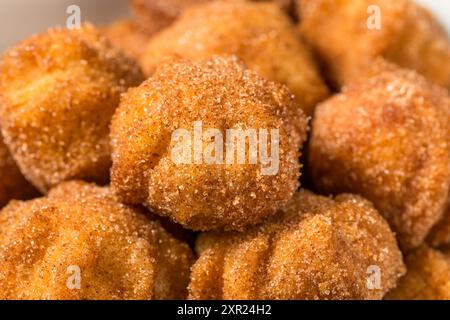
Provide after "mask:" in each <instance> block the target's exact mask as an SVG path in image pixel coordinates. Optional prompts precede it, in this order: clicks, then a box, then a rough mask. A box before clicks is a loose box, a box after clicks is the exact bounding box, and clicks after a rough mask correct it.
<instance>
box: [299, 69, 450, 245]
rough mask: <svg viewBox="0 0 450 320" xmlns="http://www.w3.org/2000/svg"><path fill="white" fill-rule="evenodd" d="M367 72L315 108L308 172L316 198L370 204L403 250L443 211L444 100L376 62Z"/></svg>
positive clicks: (449, 182) (448, 172)
mask: <svg viewBox="0 0 450 320" xmlns="http://www.w3.org/2000/svg"><path fill="white" fill-rule="evenodd" d="M383 68H385V69H383ZM368 74H369V75H370V74H372V75H373V76H368V77H367V78H364V77H362V78H361V80H360V81H357V82H355V83H353V84H351V85H349V86H348V87H346V88H344V91H343V93H342V94H339V95H336V96H334V97H332V98H331V99H329V100H327V101H325V102H324V103H322V104H321V105H319V106H318V107H317V109H316V113H315V118H314V121H313V130H312V136H311V142H310V148H309V161H308V168H309V169H310V173H311V175H312V180H313V182H314V184H315V187H316V189H317V190H318V191H320V192H321V193H325V194H328V193H333V194H338V193H342V192H352V193H356V194H361V195H362V196H364V197H366V198H367V199H369V200H370V201H372V202H373V203H374V205H375V207H376V208H377V209H378V210H379V211H380V212H381V213H382V214H383V215H384V217H385V218H386V219H387V221H388V222H389V223H390V225H391V227H392V228H393V230H394V231H395V232H396V233H397V236H398V239H399V241H400V244H401V245H402V246H403V248H404V249H409V248H412V247H416V246H418V245H419V244H420V243H422V242H423V241H424V239H425V237H426V236H427V234H428V233H429V231H430V229H431V228H432V227H433V225H435V224H436V223H437V222H438V221H439V220H440V219H441V218H442V216H443V214H444V211H445V210H446V206H447V199H448V195H449V188H450V166H449V163H450V145H449V143H450V140H449V136H450V97H449V95H448V92H447V90H445V89H443V88H440V87H437V86H435V85H432V84H430V83H429V82H428V81H427V80H425V79H424V78H423V77H421V76H418V75H417V74H416V73H414V72H411V71H406V70H401V69H399V68H396V67H394V66H393V65H389V64H384V63H381V61H380V63H379V64H376V65H374V70H371V71H370V72H368Z"/></svg>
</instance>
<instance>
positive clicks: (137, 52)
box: [103, 20, 151, 60]
mask: <svg viewBox="0 0 450 320" xmlns="http://www.w3.org/2000/svg"><path fill="white" fill-rule="evenodd" d="M103 31H104V32H105V34H106V36H107V37H108V39H109V40H110V41H111V42H112V43H113V44H114V45H116V46H117V47H119V48H121V49H122V51H123V52H125V53H126V54H128V55H129V56H131V57H133V58H135V59H136V60H138V59H139V58H140V57H141V55H142V53H143V51H144V49H145V46H146V45H147V42H148V40H149V39H150V36H151V34H149V33H148V32H146V31H145V30H143V29H142V28H141V27H139V26H138V25H137V24H136V23H135V22H133V21H130V20H121V21H117V22H115V23H113V24H111V25H109V26H107V27H105V28H104V29H103Z"/></svg>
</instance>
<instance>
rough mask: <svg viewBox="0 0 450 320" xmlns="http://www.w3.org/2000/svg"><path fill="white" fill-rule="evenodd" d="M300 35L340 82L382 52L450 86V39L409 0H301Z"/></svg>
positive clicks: (400, 63)
mask: <svg viewBox="0 0 450 320" xmlns="http://www.w3.org/2000/svg"><path fill="white" fill-rule="evenodd" d="M297 4H298V8H299V15H300V17H301V18H300V29H301V32H302V35H303V36H304V37H305V38H306V39H307V41H308V42H309V43H310V44H311V45H312V47H313V48H314V49H315V50H316V52H317V53H318V55H319V57H320V58H321V60H322V61H323V63H324V65H325V69H326V72H327V74H328V77H329V79H330V80H331V81H332V82H334V84H335V85H336V86H342V85H344V84H345V83H347V82H349V81H351V80H352V79H353V78H354V76H355V73H357V72H358V71H359V69H360V68H361V67H362V66H363V65H364V64H366V63H367V62H368V61H372V60H373V59H374V58H376V57H378V56H382V57H384V58H386V59H388V60H390V61H392V62H395V63H396V64H398V65H400V66H402V67H405V68H409V69H413V70H416V71H418V72H420V73H422V74H423V75H424V76H426V77H427V78H428V79H429V80H432V81H433V82H435V83H437V84H439V85H442V86H445V87H447V88H450V41H449V38H448V36H447V35H446V33H445V31H444V30H443V29H442V27H441V26H440V25H438V23H437V22H436V20H435V18H434V17H433V16H432V15H431V14H430V13H429V12H428V11H427V10H426V9H424V8H422V7H420V6H418V5H417V4H416V3H415V2H414V1H411V0H396V1H390V0H297Z"/></svg>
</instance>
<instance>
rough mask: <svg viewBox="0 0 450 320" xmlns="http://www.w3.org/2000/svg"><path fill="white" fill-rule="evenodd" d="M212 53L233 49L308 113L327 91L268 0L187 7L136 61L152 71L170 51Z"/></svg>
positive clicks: (304, 50) (198, 55) (189, 56)
mask: <svg viewBox="0 0 450 320" xmlns="http://www.w3.org/2000/svg"><path fill="white" fill-rule="evenodd" d="M215 54H217V55H228V54H233V55H237V56H238V57H239V58H241V59H242V60H244V61H245V63H246V64H247V65H248V66H249V67H250V68H252V69H254V70H256V71H258V72H259V73H261V74H262V75H263V76H265V77H266V78H268V79H269V80H272V81H276V82H280V83H283V84H285V85H287V86H288V87H289V89H290V90H291V92H292V93H293V94H295V96H296V101H297V103H298V105H299V107H300V108H302V109H303V111H305V113H306V114H307V115H311V114H312V111H313V109H314V107H315V105H316V103H317V102H319V101H321V100H323V99H324V98H325V97H326V96H327V93H328V91H327V88H326V86H325V85H324V83H323V82H322V79H321V77H320V75H319V73H318V71H317V69H316V65H315V62H314V61H313V58H312V56H311V54H310V52H309V49H308V48H307V47H306V46H305V45H304V44H303V43H302V42H301V40H300V38H299V36H298V34H297V33H296V30H295V27H294V25H293V24H292V23H291V21H289V19H288V18H287V17H286V16H285V15H284V14H283V12H282V11H281V10H280V9H279V8H278V7H277V6H276V5H274V4H271V3H251V2H245V1H232V2H227V1H213V2H211V3H208V4H204V5H202V6H195V7H192V8H190V9H188V10H186V11H185V12H184V14H183V15H182V16H181V17H180V18H179V19H178V20H177V22H175V23H174V24H173V25H172V26H171V27H169V28H167V29H165V30H164V31H162V32H160V33H158V34H157V35H155V36H154V37H153V38H152V39H151V40H150V42H149V44H148V47H147V48H146V51H145V53H144V54H143V55H142V59H141V65H142V67H143V68H144V71H145V72H146V73H147V74H148V75H151V74H152V73H153V72H154V70H155V68H157V67H158V66H159V64H160V63H161V61H162V60H165V59H170V57H171V56H172V57H173V56H180V57H184V58H187V59H191V60H199V59H205V58H209V57H211V56H212V55H215Z"/></svg>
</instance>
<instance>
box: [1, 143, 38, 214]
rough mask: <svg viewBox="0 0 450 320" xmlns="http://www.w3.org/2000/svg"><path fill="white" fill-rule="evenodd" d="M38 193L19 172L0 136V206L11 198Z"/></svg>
mask: <svg viewBox="0 0 450 320" xmlns="http://www.w3.org/2000/svg"><path fill="white" fill-rule="evenodd" d="M38 194H39V193H38V191H37V190H36V189H35V188H34V187H33V186H32V185H31V184H30V183H29V182H28V181H27V180H25V178H24V177H23V175H22V173H20V170H19V168H18V167H17V165H16V163H15V162H14V159H13V158H12V156H11V154H10V153H9V150H8V148H7V147H6V145H5V144H4V143H3V140H2V138H1V136H0V208H1V207H3V206H4V205H6V204H7V203H8V202H9V201H10V200H12V199H28V198H32V197H34V196H37V195H38Z"/></svg>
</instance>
